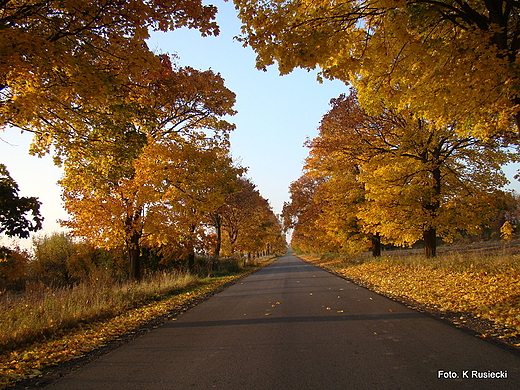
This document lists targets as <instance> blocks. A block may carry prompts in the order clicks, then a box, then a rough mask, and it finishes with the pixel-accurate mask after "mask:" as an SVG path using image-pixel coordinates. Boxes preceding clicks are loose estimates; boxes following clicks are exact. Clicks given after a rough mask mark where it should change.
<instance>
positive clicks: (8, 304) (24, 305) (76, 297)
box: [0, 273, 197, 352]
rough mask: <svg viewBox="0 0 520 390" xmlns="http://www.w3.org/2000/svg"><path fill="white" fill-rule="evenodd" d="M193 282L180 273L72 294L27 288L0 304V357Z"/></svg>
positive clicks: (105, 283) (89, 286) (107, 282)
mask: <svg viewBox="0 0 520 390" xmlns="http://www.w3.org/2000/svg"><path fill="white" fill-rule="evenodd" d="M195 282H197V278H196V277H195V276H193V275H190V274H186V273H161V274H157V275H154V276H153V277H149V278H147V279H146V280H144V281H142V282H141V283H130V282H126V283H117V282H115V281H114V280H111V279H110V278H97V279H94V280H93V281H91V282H89V283H82V284H80V285H78V286H76V287H73V288H67V289H65V288H64V289H49V288H45V287H43V286H41V285H36V286H33V287H32V289H30V290H28V291H27V293H25V294H23V295H14V296H9V295H5V296H3V297H1V298H0V330H1V332H0V352H2V351H4V352H5V351H8V350H11V349H13V348H15V347H18V346H20V345H21V344H26V343H29V342H32V341H34V340H37V339H38V338H41V337H42V336H45V337H49V336H52V335H53V334H54V333H56V332H59V331H60V330H62V329H67V328H73V327H76V326H78V325H80V324H85V323H89V322H92V321H97V320H100V319H104V318H111V317H114V316H116V315H118V314H120V313H122V312H123V311H125V310H128V309H129V308H132V307H137V306H139V305H142V304H143V303H145V302H149V301H152V300H157V299H160V298H161V297H164V296H166V295H169V294H171V293H172V292H174V291H177V290H180V289H183V288H186V287H187V286H188V285H190V284H192V283H195Z"/></svg>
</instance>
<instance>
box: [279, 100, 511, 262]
mask: <svg viewBox="0 0 520 390" xmlns="http://www.w3.org/2000/svg"><path fill="white" fill-rule="evenodd" d="M457 127H458V123H457V122H453V123H452V124H451V125H450V126H446V127H441V128H437V127H436V126H435V124H433V123H431V122H427V121H424V120H421V119H418V118H417V117H415V116H414V115H412V114H411V113H410V112H407V111H402V112H401V113H399V114H398V113H396V112H395V111H393V110H391V109H388V108H383V110H382V113H381V114H378V115H371V114H368V113H367V112H366V111H365V110H364V109H363V108H361V106H360V105H359V103H358V101H357V98H356V94H355V93H352V94H351V95H350V96H344V95H343V96H340V97H339V98H338V99H333V100H332V109H331V110H330V112H329V113H327V114H326V115H325V116H324V117H323V120H322V122H321V125H320V134H319V136H318V137H317V138H315V139H314V140H312V141H310V142H308V146H309V147H310V148H311V151H310V155H309V157H308V159H307V164H306V169H307V173H306V174H305V175H304V177H305V176H311V177H315V178H316V179H314V181H315V183H316V184H317V188H315V189H314V192H313V193H312V194H308V195H307V196H304V197H303V198H304V199H305V200H304V202H305V204H304V205H298V204H296V203H295V204H294V205H292V206H290V207H289V206H288V208H287V210H288V211H289V209H290V208H293V209H298V208H300V211H299V213H300V215H299V216H298V229H296V231H295V236H294V237H295V238H297V237H299V235H300V234H302V233H303V230H301V229H302V228H303V227H304V226H308V228H307V229H308V231H307V232H306V233H304V234H305V235H307V236H313V237H315V238H316V237H319V236H320V235H322V234H323V232H325V235H326V236H327V237H328V239H329V240H332V242H336V251H338V250H339V251H341V250H347V251H349V250H350V249H349V247H351V248H354V247H357V249H358V250H362V249H363V246H365V247H366V243H367V242H369V241H372V239H373V238H379V237H380V238H381V240H382V241H383V243H391V244H394V245H399V246H403V245H412V244H414V243H415V242H417V241H418V240H423V242H424V247H425V254H426V255H427V256H435V246H436V239H437V236H439V237H441V238H443V239H444V240H446V241H452V240H453V239H455V238H457V237H458V235H460V234H461V233H464V234H475V233H477V232H478V231H479V229H481V228H482V226H483V225H484V224H486V223H488V221H489V220H490V219H491V217H492V215H494V213H496V210H495V207H494V204H493V203H494V201H493V199H495V198H496V197H497V196H498V195H495V193H496V190H497V189H498V188H501V187H502V186H503V185H504V184H505V183H506V179H505V177H504V174H503V172H502V171H501V168H500V167H501V166H502V165H503V164H505V163H506V162H508V161H510V159H512V158H513V157H514V155H513V154H512V153H511V152H510V151H509V150H507V149H506V148H504V146H503V143H502V140H501V139H500V138H498V137H495V138H488V139H487V140H485V141H484V140H481V139H479V138H476V137H473V136H471V135H467V136H462V135H460V132H458V131H457ZM297 183H298V182H295V183H293V186H292V187H291V192H292V193H293V194H295V191H298V188H299V186H298V184H297ZM300 198H301V197H295V199H294V200H293V201H297V199H300ZM309 205H311V206H312V207H314V208H317V209H318V210H319V211H318V212H314V213H313V214H312V215H311V214H308V215H305V214H304V213H305V210H308V209H311V208H310V207H309ZM289 214H291V213H289ZM292 214H293V215H294V214H295V213H294V212H292ZM305 218H309V220H308V221H304V219H305ZM367 234H369V235H368V236H367ZM370 235H371V236H370ZM356 243H357V244H356ZM318 247H319V245H316V246H315V248H314V251H318V252H323V250H319V249H317V248H318Z"/></svg>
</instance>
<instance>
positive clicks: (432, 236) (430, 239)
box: [423, 227, 437, 258]
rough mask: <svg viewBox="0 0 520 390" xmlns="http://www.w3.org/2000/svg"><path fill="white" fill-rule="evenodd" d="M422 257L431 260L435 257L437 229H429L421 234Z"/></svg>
mask: <svg viewBox="0 0 520 390" xmlns="http://www.w3.org/2000/svg"><path fill="white" fill-rule="evenodd" d="M423 242H424V256H425V257H426V258H432V257H435V256H436V255H437V229H435V228H433V227H431V228H429V229H428V230H425V231H424V232H423Z"/></svg>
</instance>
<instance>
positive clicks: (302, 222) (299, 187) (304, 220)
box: [282, 173, 338, 252]
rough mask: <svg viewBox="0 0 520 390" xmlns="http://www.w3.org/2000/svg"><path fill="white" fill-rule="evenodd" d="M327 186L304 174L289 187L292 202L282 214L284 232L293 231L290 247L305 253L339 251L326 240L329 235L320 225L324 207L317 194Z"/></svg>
mask: <svg viewBox="0 0 520 390" xmlns="http://www.w3.org/2000/svg"><path fill="white" fill-rule="evenodd" d="M323 182H324V180H323V178H321V177H312V176H310V175H309V174H307V173H304V174H303V175H302V176H300V178H299V179H298V180H296V181H294V182H293V183H291V185H290V187H289V192H290V194H291V200H290V202H286V203H284V206H283V210H282V218H283V222H284V223H283V226H284V229H285V231H288V230H291V229H292V239H291V247H292V248H293V249H295V250H298V251H302V252H329V251H334V250H337V249H338V247H337V246H336V245H335V244H337V242H333V241H331V240H330V239H329V238H328V237H327V231H326V229H325V228H324V226H323V225H321V224H320V223H318V220H319V217H320V215H321V214H322V213H323V210H322V208H323V205H322V204H321V203H319V202H318V198H317V196H316V193H317V191H318V188H319V186H320V185H321V184H322V183H323Z"/></svg>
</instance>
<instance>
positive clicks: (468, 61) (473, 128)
mask: <svg viewBox="0 0 520 390" xmlns="http://www.w3.org/2000/svg"><path fill="white" fill-rule="evenodd" d="M235 4H236V6H237V8H238V9H239V11H240V14H239V15H240V17H241V19H242V22H243V33H244V34H243V37H242V40H243V42H244V44H246V45H249V46H251V47H252V48H253V49H254V50H255V52H256V53H257V66H258V67H259V68H265V67H266V66H268V65H271V64H273V63H274V62H277V63H278V67H279V69H280V72H281V73H282V74H285V73H288V72H290V71H291V70H292V69H294V68H295V67H302V68H305V69H314V68H319V69H321V75H322V76H323V77H327V78H337V79H340V80H343V81H345V82H347V83H349V84H351V85H353V86H354V87H355V88H356V89H357V90H358V92H359V98H360V101H361V103H362V104H363V106H364V107H365V108H366V109H372V110H378V109H380V108H381V107H380V102H381V101H382V100H383V101H384V102H385V104H388V105H390V106H392V107H394V108H396V109H405V108H406V107H409V106H412V107H414V113H415V114H416V115H417V116H418V117H420V118H421V119H423V120H428V121H431V122H434V123H435V124H436V125H437V126H438V127H442V126H446V125H448V124H450V123H452V122H453V121H457V122H458V123H459V127H458V130H459V131H461V132H472V133H473V134H475V135H477V136H484V137H485V136H487V135H489V134H494V133H496V132H497V131H502V132H508V131H509V130H510V129H511V127H512V126H513V123H515V122H516V125H517V126H519V125H520V121H519V118H520V117H519V116H518V110H519V107H518V104H519V103H520V92H519V87H520V84H519V77H518V74H519V72H518V69H519V63H518V61H519V60H518V50H519V42H520V17H519V13H518V10H519V7H520V3H518V2H517V1H508V0H490V1H487V0H486V1H483V0H470V1H447V0H446V1H444V0H441V1H430V0H417V1H407V0H397V1H394V0H392V1H386V0H383V1H372V0H369V1H358V0H352V1H326V2H322V1H319V2H314V1H299V0H271V1H263V2H258V1H256V0H235Z"/></svg>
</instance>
